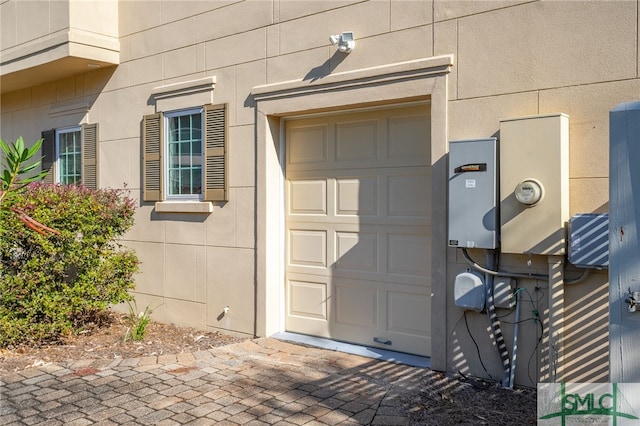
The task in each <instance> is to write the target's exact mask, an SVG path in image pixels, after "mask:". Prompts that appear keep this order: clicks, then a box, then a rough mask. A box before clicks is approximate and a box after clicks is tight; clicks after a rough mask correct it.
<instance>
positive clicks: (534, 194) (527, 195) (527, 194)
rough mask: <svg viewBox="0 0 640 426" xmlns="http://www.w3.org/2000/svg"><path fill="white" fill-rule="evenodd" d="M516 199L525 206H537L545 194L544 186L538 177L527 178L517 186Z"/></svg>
mask: <svg viewBox="0 0 640 426" xmlns="http://www.w3.org/2000/svg"><path fill="white" fill-rule="evenodd" d="M514 195H515V196H516V200H518V202H519V203H521V204H524V205H525V206H529V207H531V206H535V205H536V204H538V203H539V202H540V200H542V197H543V196H544V187H543V186H542V184H541V183H540V181H538V180H536V179H525V180H523V181H522V182H520V183H519V184H518V185H517V186H516V190H515V191H514Z"/></svg>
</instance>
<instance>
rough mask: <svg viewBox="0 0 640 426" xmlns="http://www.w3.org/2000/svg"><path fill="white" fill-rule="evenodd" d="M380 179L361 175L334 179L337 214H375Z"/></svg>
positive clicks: (376, 213) (377, 212)
mask: <svg viewBox="0 0 640 426" xmlns="http://www.w3.org/2000/svg"><path fill="white" fill-rule="evenodd" d="M379 193H380V179H379V178H378V177H377V176H361V177H354V178H337V179H336V215H337V216H377V215H378V214H379V211H378V198H379Z"/></svg>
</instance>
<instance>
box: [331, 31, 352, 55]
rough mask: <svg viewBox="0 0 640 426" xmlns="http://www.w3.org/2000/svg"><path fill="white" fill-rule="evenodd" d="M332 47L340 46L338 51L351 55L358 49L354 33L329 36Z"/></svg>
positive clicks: (347, 32) (346, 32)
mask: <svg viewBox="0 0 640 426" xmlns="http://www.w3.org/2000/svg"><path fill="white" fill-rule="evenodd" d="M329 41H330V42H331V44H332V45H334V46H335V45H336V44H337V45H338V50H339V51H340V52H343V53H349V52H351V51H352V50H353V49H354V48H355V47H356V40H355V37H354V36H353V31H345V32H343V33H342V34H335V35H330V36H329Z"/></svg>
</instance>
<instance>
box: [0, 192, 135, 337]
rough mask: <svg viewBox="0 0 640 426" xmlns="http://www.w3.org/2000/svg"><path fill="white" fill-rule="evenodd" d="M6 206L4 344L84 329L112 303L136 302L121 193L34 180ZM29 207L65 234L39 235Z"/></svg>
mask: <svg viewBox="0 0 640 426" xmlns="http://www.w3.org/2000/svg"><path fill="white" fill-rule="evenodd" d="M4 204H5V206H7V205H8V206H9V209H3V210H0V347H6V346H8V345H16V344H21V343H29V344H34V343H35V344H38V343H45V342H50V341H55V340H59V339H60V338H61V337H63V336H64V335H66V334H68V333H72V332H79V331H81V330H82V327H83V325H84V324H87V323H89V322H92V321H94V320H95V319H96V318H97V316H98V315H99V314H100V313H101V312H102V311H104V310H105V309H106V308H107V307H108V306H109V304H112V303H120V302H124V301H128V300H132V297H131V296H130V295H129V293H128V290H130V289H132V288H133V287H134V281H133V275H134V274H135V272H136V271H137V269H138V259H137V257H136V256H135V254H134V253H133V252H132V251H130V250H126V249H124V248H123V247H122V246H121V245H120V244H119V243H118V241H117V239H118V237H120V236H122V235H123V234H124V233H125V232H126V231H127V230H128V229H129V228H130V227H131V226H132V225H133V214H134V204H133V201H132V200H131V199H130V198H128V197H126V195H125V193H124V192H123V191H121V190H108V189H99V190H90V189H87V188H85V187H82V186H71V185H70V186H65V185H43V184H39V183H32V184H30V185H29V186H27V187H26V188H24V191H23V192H21V193H12V194H10V195H7V196H6V197H5V199H4ZM15 211H20V212H24V213H25V214H26V215H28V217H30V218H33V219H34V220H36V221H38V222H41V223H46V224H47V225H48V226H49V227H51V228H53V229H55V230H56V231H57V232H58V233H59V235H51V234H48V233H44V234H43V233H40V232H34V230H33V229H30V228H28V227H25V226H24V223H23V221H22V220H21V219H20V217H19V216H17V215H15V214H12V212H15Z"/></svg>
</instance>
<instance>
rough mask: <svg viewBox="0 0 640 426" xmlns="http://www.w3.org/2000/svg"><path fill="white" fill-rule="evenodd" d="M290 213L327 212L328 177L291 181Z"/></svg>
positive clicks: (320, 213)
mask: <svg viewBox="0 0 640 426" xmlns="http://www.w3.org/2000/svg"><path fill="white" fill-rule="evenodd" d="M289 194H290V197H289V200H290V201H289V214H301V215H308V214H316V215H326V214H327V181H326V179H314V180H310V179H303V180H290V181H289Z"/></svg>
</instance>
